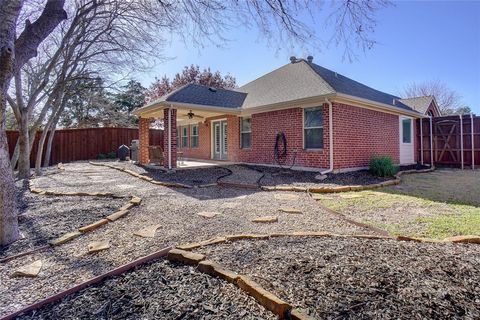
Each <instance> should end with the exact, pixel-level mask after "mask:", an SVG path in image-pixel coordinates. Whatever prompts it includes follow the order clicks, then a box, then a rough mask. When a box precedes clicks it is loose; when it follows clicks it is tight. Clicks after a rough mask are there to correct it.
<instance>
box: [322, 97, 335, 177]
mask: <svg viewBox="0 0 480 320" xmlns="http://www.w3.org/2000/svg"><path fill="white" fill-rule="evenodd" d="M325 102H326V103H327V104H328V141H329V144H330V160H329V164H330V167H329V168H328V169H327V170H324V171H322V172H320V174H327V173H330V172H332V171H333V106H332V102H331V101H330V100H328V98H325Z"/></svg>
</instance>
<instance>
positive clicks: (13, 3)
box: [0, 0, 67, 245]
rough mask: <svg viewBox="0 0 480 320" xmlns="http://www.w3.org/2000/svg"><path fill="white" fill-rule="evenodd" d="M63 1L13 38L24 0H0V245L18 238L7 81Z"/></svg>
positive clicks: (50, 4) (60, 14)
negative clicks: (7, 131) (7, 120)
mask: <svg viewBox="0 0 480 320" xmlns="http://www.w3.org/2000/svg"><path fill="white" fill-rule="evenodd" d="M63 5H64V1H62V0H49V1H47V3H46V4H45V7H44V9H43V11H42V13H41V14H40V16H39V17H38V18H37V19H36V20H35V22H33V23H31V22H30V21H29V20H27V21H26V23H25V28H24V30H23V31H22V33H21V34H20V36H19V37H18V38H15V33H16V31H15V28H16V25H17V20H18V17H19V15H20V11H21V9H22V6H23V1H20V0H0V8H2V9H1V10H0V89H1V90H0V182H1V188H0V245H5V244H9V243H11V242H13V241H15V240H17V238H18V234H19V233H18V217H17V212H18V211H17V210H18V209H17V202H16V198H17V195H16V188H15V183H14V179H13V172H12V168H11V166H10V159H9V154H8V145H7V138H6V134H5V116H6V107H7V91H8V88H9V86H10V81H11V79H12V77H13V76H14V75H15V73H16V72H17V71H18V70H19V69H21V68H22V67H23V65H24V64H25V63H26V62H27V61H28V60H30V59H31V58H33V57H34V56H35V55H36V54H37V48H38V46H39V45H40V43H41V42H42V41H43V40H44V39H45V38H46V37H47V36H48V35H49V34H50V33H51V32H52V31H53V29H55V27H56V26H57V25H58V24H59V23H60V22H61V21H62V20H64V19H66V17H67V16H66V12H65V11H64V10H63Z"/></svg>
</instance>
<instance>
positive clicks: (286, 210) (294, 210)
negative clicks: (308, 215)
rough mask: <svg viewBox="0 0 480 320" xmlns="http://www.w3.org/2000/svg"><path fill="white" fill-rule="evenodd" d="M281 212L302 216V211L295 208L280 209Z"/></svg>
mask: <svg viewBox="0 0 480 320" xmlns="http://www.w3.org/2000/svg"><path fill="white" fill-rule="evenodd" d="M280 211H281V212H285V213H292V214H302V210H299V209H295V208H280Z"/></svg>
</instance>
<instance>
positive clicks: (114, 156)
mask: <svg viewBox="0 0 480 320" xmlns="http://www.w3.org/2000/svg"><path fill="white" fill-rule="evenodd" d="M116 158H117V153H116V152H109V153H107V159H116Z"/></svg>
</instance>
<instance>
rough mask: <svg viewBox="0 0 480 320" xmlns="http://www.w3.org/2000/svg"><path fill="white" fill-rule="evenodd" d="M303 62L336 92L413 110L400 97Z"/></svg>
mask: <svg viewBox="0 0 480 320" xmlns="http://www.w3.org/2000/svg"><path fill="white" fill-rule="evenodd" d="M305 63H306V64H308V65H309V66H310V67H311V68H312V69H313V70H315V72H316V73H317V74H318V75H319V76H320V77H322V79H324V80H325V81H326V82H327V83H328V84H329V85H330V86H331V87H332V88H333V89H334V90H335V91H336V92H338V93H343V94H348V95H351V96H354V97H358V98H363V99H368V100H371V101H375V102H380V103H383V104H387V105H390V106H392V107H398V108H402V109H406V110H409V111H412V110H413V109H412V108H410V107H409V106H408V105H405V104H403V103H402V102H399V101H400V99H401V98H400V97H397V96H394V95H391V94H388V93H385V92H382V91H379V90H376V89H373V88H370V87H369V86H366V85H364V84H362V83H360V82H358V81H355V80H352V79H350V78H348V77H345V76H343V75H341V74H339V73H336V72H334V71H331V70H329V69H327V68H324V67H321V66H319V65H317V64H315V63H309V62H305ZM394 100H395V103H394Z"/></svg>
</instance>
